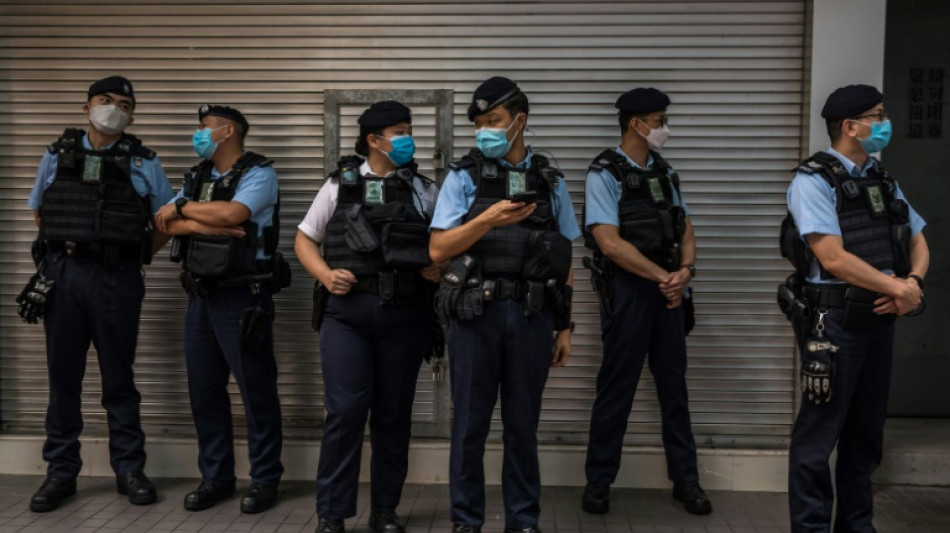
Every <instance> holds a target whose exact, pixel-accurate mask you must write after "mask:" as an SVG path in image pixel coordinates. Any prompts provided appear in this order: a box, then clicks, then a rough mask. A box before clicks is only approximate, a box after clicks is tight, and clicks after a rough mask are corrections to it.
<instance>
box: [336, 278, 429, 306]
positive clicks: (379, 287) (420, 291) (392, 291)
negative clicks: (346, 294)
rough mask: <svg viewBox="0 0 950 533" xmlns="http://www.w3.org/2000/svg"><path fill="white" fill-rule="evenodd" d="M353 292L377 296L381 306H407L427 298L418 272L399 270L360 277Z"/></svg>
mask: <svg viewBox="0 0 950 533" xmlns="http://www.w3.org/2000/svg"><path fill="white" fill-rule="evenodd" d="M353 290H354V291H358V292H365V293H369V294H375V295H376V296H377V297H379V303H380V305H406V304H413V303H416V302H421V301H423V300H425V298H426V296H425V295H426V291H425V286H424V285H423V280H422V278H421V277H420V276H419V274H418V273H417V272H416V271H413V270H401V271H400V270H397V271H394V272H379V273H378V274H376V275H375V276H374V275H372V274H370V275H367V276H363V277H358V278H357V280H356V283H355V284H354V285H353Z"/></svg>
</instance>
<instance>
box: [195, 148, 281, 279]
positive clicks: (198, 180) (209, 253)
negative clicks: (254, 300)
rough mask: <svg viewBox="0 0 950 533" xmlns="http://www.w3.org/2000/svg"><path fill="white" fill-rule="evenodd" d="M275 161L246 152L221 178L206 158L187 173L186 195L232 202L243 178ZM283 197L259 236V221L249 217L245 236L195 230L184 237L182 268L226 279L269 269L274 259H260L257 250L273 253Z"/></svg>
mask: <svg viewBox="0 0 950 533" xmlns="http://www.w3.org/2000/svg"><path fill="white" fill-rule="evenodd" d="M272 164H273V161H272V160H270V159H267V158H266V157H264V156H263V155H260V154H257V153H254V152H249V151H248V152H244V153H243V154H242V155H241V157H240V158H239V159H238V160H237V161H236V162H235V163H234V166H232V167H231V170H230V171H229V172H228V173H227V174H226V175H224V176H223V177H220V178H218V179H212V178H211V169H212V168H213V167H214V163H213V162H212V161H211V160H208V159H205V160H204V161H202V162H201V163H199V164H197V165H195V166H194V167H192V168H191V170H190V171H189V172H187V173H185V181H184V185H183V186H182V189H183V191H184V193H183V194H184V196H185V197H186V198H188V199H189V200H191V201H195V202H211V201H215V200H221V201H225V202H230V201H231V200H232V199H233V198H234V194H235V192H237V188H238V184H239V183H240V182H241V179H242V178H243V177H244V176H245V174H247V172H248V171H250V170H251V169H252V168H254V167H267V166H270V165H272ZM279 213H280V200H279V199H278V201H277V204H276V205H275V206H274V214H273V216H272V217H271V225H270V226H266V227H264V229H263V231H262V232H261V233H262V236H261V237H258V227H257V223H255V222H253V221H252V220H251V218H250V217H249V218H248V219H247V220H246V221H244V224H243V225H242V227H243V228H244V237H229V236H224V235H199V234H193V235H189V236H187V237H185V238H184V239H183V243H182V244H183V246H182V268H183V269H184V270H186V271H188V272H191V273H192V274H195V275H197V276H200V277H203V278H213V279H219V280H221V279H227V278H233V277H237V276H246V275H249V274H260V273H265V272H268V271H269V270H271V269H272V268H273V263H272V261H267V260H261V261H258V259H257V250H258V249H259V248H261V247H263V249H264V253H266V254H268V255H273V254H274V252H275V250H276V249H277V238H278V234H279V228H280V214H279Z"/></svg>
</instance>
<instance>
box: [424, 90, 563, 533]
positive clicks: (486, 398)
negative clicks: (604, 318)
mask: <svg viewBox="0 0 950 533" xmlns="http://www.w3.org/2000/svg"><path fill="white" fill-rule="evenodd" d="M528 113H529V106H528V98H527V96H526V95H525V94H524V93H523V92H522V91H521V89H520V88H519V87H518V86H517V85H516V84H515V83H514V82H513V81H511V80H510V79H508V78H504V77H493V78H490V79H488V80H486V81H485V82H483V83H482V84H481V85H480V86H479V87H478V88H477V89H475V93H474V94H473V95H472V102H471V105H469V108H468V118H469V120H471V121H472V122H474V123H475V128H476V130H475V141H476V145H477V148H476V149H474V150H472V151H471V152H470V154H469V155H468V156H466V157H465V158H463V159H462V160H460V161H457V162H455V163H453V164H452V165H451V169H452V170H451V172H449V174H448V175H447V176H446V178H445V181H444V183H443V184H442V190H441V192H440V194H439V203H438V206H437V207H436V212H435V216H434V218H433V221H432V224H431V229H432V239H431V241H430V246H429V250H430V253H431V255H432V259H433V260H435V261H445V260H450V259H451V260H452V263H451V264H450V266H449V268H448V270H447V271H446V274H445V275H444V276H443V280H442V284H441V287H440V289H439V295H438V300H437V305H438V307H439V308H440V310H441V312H442V313H443V314H445V315H446V316H447V317H448V319H449V331H448V346H449V369H450V371H451V381H452V403H453V406H454V410H453V413H454V417H453V420H452V443H451V452H450V460H449V493H450V496H451V503H452V512H451V516H452V522H453V523H454V531H456V532H475V531H480V530H481V526H482V524H483V523H484V520H485V478H484V470H483V463H482V460H483V456H484V452H485V439H486V438H487V437H488V431H489V428H490V426H491V416H492V411H494V407H495V401H496V399H497V398H498V395H499V390H500V393H501V418H502V423H503V425H504V431H503V437H502V439H503V442H504V468H503V469H502V487H503V493H504V497H505V526H506V529H505V530H506V531H524V532H528V533H530V532H535V531H540V530H539V529H538V517H539V515H540V490H541V476H540V472H539V468H538V450H537V428H538V419H539V417H540V413H541V394H542V392H543V391H544V385H545V382H546V381H547V375H548V369H549V367H552V366H554V367H561V366H564V364H565V363H566V362H567V358H568V356H569V354H570V338H571V322H570V301H571V283H572V278H573V273H572V270H571V266H570V265H571V240H573V239H575V238H577V237H578V236H579V235H580V230H579V229H578V227H577V221H576V220H575V219H574V210H573V207H572V205H571V200H570V197H569V196H568V193H567V186H566V184H565V182H564V178H563V176H562V175H561V173H560V171H558V170H557V169H556V168H554V167H553V166H551V164H550V163H549V162H548V160H547V158H545V157H543V156H541V155H540V154H532V153H531V151H530V150H529V148H528V147H527V146H526V145H525V141H524V130H525V127H526V126H527V123H528ZM552 333H553V335H552Z"/></svg>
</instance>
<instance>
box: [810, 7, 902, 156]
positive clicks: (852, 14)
mask: <svg viewBox="0 0 950 533" xmlns="http://www.w3.org/2000/svg"><path fill="white" fill-rule="evenodd" d="M814 2H815V4H814V9H815V11H814V26H813V27H812V31H813V34H812V51H811V60H812V69H811V108H810V110H809V112H810V118H811V121H810V124H811V127H810V130H809V131H810V135H809V143H808V146H809V153H814V152H815V151H817V150H824V149H825V148H827V147H828V134H827V132H826V131H825V121H824V119H822V118H821V108H822V106H824V105H825V99H826V98H828V95H829V94H831V92H832V91H834V90H835V89H837V88H838V87H841V86H844V85H850V84H853V83H866V84H868V85H873V86H875V87H877V88H878V89H881V88H882V87H883V85H884V26H885V16H886V14H887V0H814Z"/></svg>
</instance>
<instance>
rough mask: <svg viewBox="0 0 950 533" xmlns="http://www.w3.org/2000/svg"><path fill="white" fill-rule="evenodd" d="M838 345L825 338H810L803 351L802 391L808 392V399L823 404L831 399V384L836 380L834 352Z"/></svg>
mask: <svg viewBox="0 0 950 533" xmlns="http://www.w3.org/2000/svg"><path fill="white" fill-rule="evenodd" d="M837 350H838V347H837V346H835V345H833V344H832V343H831V341H828V340H824V339H815V338H811V339H808V342H806V343H805V349H804V351H803V352H802V392H807V393H808V401H809V402H812V403H815V404H821V403H828V402H830V401H831V394H832V390H831V384H832V383H833V382H834V374H835V365H834V357H833V354H834V352H836V351H837Z"/></svg>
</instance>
